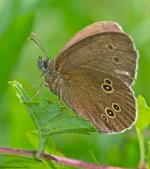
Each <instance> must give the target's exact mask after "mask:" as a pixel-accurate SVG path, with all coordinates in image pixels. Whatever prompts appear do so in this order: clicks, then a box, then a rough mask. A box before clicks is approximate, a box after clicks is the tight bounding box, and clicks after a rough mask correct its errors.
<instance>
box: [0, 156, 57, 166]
mask: <svg viewBox="0 0 150 169" xmlns="http://www.w3.org/2000/svg"><path fill="white" fill-rule="evenodd" d="M49 163H50V162H49ZM0 168H26V169H41V168H42V169H53V168H54V167H50V165H48V164H47V163H45V162H43V161H39V160H36V159H34V158H33V159H30V158H25V157H15V156H9V155H0Z"/></svg>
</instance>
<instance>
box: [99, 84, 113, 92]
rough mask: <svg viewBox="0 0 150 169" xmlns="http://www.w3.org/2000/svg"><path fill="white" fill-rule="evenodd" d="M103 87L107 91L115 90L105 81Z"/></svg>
mask: <svg viewBox="0 0 150 169" xmlns="http://www.w3.org/2000/svg"><path fill="white" fill-rule="evenodd" d="M101 87H102V89H103V91H104V92H106V93H113V91H114V89H113V87H112V86H110V85H108V84H105V83H104V84H102V85H101Z"/></svg>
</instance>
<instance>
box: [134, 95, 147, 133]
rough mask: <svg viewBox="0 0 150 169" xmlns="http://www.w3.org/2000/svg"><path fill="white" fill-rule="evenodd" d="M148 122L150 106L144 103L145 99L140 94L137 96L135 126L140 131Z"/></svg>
mask: <svg viewBox="0 0 150 169" xmlns="http://www.w3.org/2000/svg"><path fill="white" fill-rule="evenodd" d="M149 124H150V107H148V106H147V105H146V102H145V99H144V98H143V97H142V96H139V97H138V119H137V122H136V128H137V129H138V130H139V131H140V132H142V131H143V130H144V129H146V128H147V127H148V125H149Z"/></svg>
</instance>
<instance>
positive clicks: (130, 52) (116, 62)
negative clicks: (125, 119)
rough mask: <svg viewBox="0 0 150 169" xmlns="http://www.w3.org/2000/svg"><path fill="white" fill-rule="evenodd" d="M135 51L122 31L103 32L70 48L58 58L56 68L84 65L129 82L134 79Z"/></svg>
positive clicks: (130, 41)
mask: <svg viewBox="0 0 150 169" xmlns="http://www.w3.org/2000/svg"><path fill="white" fill-rule="evenodd" d="M136 64H137V53H136V51H135V49H134V45H133V42H132V40H131V39H130V38H129V37H128V36H127V35H125V34H123V33H117V32H106V33H100V34H96V35H93V36H90V37H88V38H86V39H84V40H82V41H80V42H78V43H76V44H75V45H73V46H71V47H69V48H68V49H66V51H64V53H62V55H61V57H58V58H57V60H56V62H55V65H56V68H57V69H61V68H63V69H68V67H74V66H78V67H85V68H91V69H96V70H99V71H102V72H105V73H107V74H109V75H111V76H114V77H118V78H120V79H121V80H122V81H124V82H126V83H128V85H131V84H132V82H133V81H134V79H135V72H136Z"/></svg>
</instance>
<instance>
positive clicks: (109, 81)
mask: <svg viewBox="0 0 150 169" xmlns="http://www.w3.org/2000/svg"><path fill="white" fill-rule="evenodd" d="M104 82H105V83H107V84H109V85H110V84H112V81H111V80H110V79H104Z"/></svg>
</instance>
